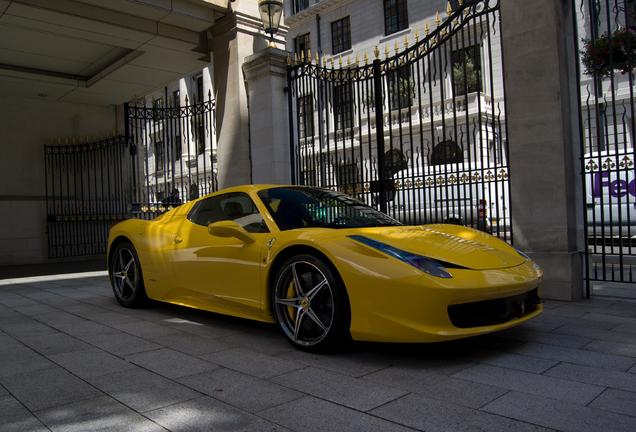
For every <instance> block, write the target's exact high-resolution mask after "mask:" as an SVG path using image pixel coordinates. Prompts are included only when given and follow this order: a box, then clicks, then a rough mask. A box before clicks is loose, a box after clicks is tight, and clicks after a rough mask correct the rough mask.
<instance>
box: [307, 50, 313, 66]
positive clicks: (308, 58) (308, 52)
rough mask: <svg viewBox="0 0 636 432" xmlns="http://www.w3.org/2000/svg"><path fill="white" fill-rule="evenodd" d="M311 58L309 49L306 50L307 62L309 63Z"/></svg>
mask: <svg viewBox="0 0 636 432" xmlns="http://www.w3.org/2000/svg"><path fill="white" fill-rule="evenodd" d="M312 59H313V57H312V56H311V48H307V62H308V63H311V61H312Z"/></svg>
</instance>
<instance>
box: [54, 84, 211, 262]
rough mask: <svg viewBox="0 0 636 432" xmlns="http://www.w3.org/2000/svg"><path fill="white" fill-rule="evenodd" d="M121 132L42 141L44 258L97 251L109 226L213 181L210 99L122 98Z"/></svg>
mask: <svg viewBox="0 0 636 432" xmlns="http://www.w3.org/2000/svg"><path fill="white" fill-rule="evenodd" d="M125 113H126V131H125V136H113V137H109V138H104V139H98V140H92V141H91V140H88V139H85V140H84V141H82V142H78V140H77V139H75V140H70V141H69V142H66V143H65V144H58V145H47V146H45V147H44V156H45V170H46V197H47V234H48V249H49V250H48V252H49V257H50V258H63V257H71V256H87V255H98V254H103V253H105V251H106V243H107V240H108V230H109V228H110V226H111V225H113V224H114V223H117V222H119V221H121V220H124V219H129V218H133V217H134V218H142V219H152V218H154V217H156V216H157V215H159V214H161V213H163V212H165V211H167V210H170V209H171V208H173V207H174V206H177V205H179V204H181V203H183V202H186V201H190V200H193V199H196V198H198V197H199V196H201V195H205V194H208V193H210V192H213V191H215V190H216V189H217V183H216V138H215V133H216V132H215V127H214V100H213V99H212V95H211V94H210V93H209V94H208V99H207V100H205V101H198V102H196V103H194V104H190V103H189V102H188V98H187V97H186V98H185V104H184V106H179V105H178V104H175V105H174V106H162V105H161V104H158V103H156V102H155V103H153V104H152V105H149V106H146V105H145V104H141V105H126V107H125Z"/></svg>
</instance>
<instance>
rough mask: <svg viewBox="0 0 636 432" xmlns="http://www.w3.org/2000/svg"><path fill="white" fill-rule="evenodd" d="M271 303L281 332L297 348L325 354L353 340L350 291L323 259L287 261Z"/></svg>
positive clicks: (310, 256) (308, 257)
mask: <svg viewBox="0 0 636 432" xmlns="http://www.w3.org/2000/svg"><path fill="white" fill-rule="evenodd" d="M297 284H300V287H301V288H300V291H299V290H298V289H297ZM271 301H272V310H273V315H274V318H275V320H276V322H277V324H278V327H279V329H280V331H281V333H283V335H284V336H285V338H287V340H288V341H289V342H290V343H291V344H292V345H293V346H294V347H296V348H299V349H302V350H305V351H313V352H325V351H330V350H333V349H337V348H340V347H342V346H343V345H344V344H346V343H348V342H349V341H350V340H351V336H350V332H349V326H350V323H351V318H350V316H351V312H350V307H349V300H348V297H347V292H346V289H345V287H344V285H343V283H342V282H341V280H340V278H339V277H338V275H337V274H336V273H335V271H334V270H332V268H331V266H330V265H328V263H327V262H325V261H324V260H323V259H320V258H318V257H316V256H313V255H308V254H302V255H296V256H294V257H292V258H290V259H288V260H287V261H285V262H284V263H283V265H282V266H281V267H280V269H279V270H278V272H277V274H276V277H275V279H274V285H273V288H272V299H271ZM299 320H300V322H299Z"/></svg>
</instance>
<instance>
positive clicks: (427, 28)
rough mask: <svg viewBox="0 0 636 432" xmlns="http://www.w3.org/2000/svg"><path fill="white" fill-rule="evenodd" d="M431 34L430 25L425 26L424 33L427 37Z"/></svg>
mask: <svg viewBox="0 0 636 432" xmlns="http://www.w3.org/2000/svg"><path fill="white" fill-rule="evenodd" d="M430 32H431V28H430V27H429V26H428V23H426V25H425V26H424V33H425V35H426V36H428V34H429V33H430Z"/></svg>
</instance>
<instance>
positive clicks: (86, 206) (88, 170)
mask: <svg viewBox="0 0 636 432" xmlns="http://www.w3.org/2000/svg"><path fill="white" fill-rule="evenodd" d="M44 159H45V177H46V212H47V218H46V220H47V237H48V254H49V258H62V257H69V256H88V255H97V254H102V253H104V251H105V250H106V241H107V238H108V229H109V228H110V226H111V225H112V224H113V223H116V222H117V221H120V220H122V219H125V218H126V217H128V216H127V215H128V207H129V203H130V199H131V195H130V185H131V181H132V175H131V174H132V172H131V165H130V157H129V155H128V151H127V150H126V140H125V139H124V137H123V136H114V137H111V138H104V139H101V140H97V141H94V142H86V143H67V144H66V145H47V146H44Z"/></svg>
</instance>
